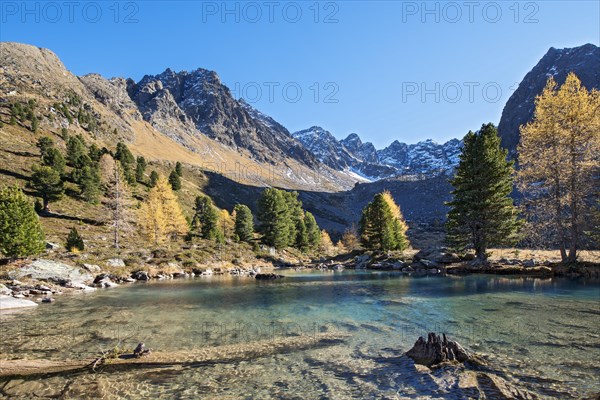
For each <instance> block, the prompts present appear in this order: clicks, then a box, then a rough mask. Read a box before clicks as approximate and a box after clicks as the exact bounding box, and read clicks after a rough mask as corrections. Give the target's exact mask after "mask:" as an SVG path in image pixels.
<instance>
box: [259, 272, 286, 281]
mask: <svg viewBox="0 0 600 400" xmlns="http://www.w3.org/2000/svg"><path fill="white" fill-rule="evenodd" d="M254 278H255V279H257V280H259V281H269V280H274V279H281V278H284V276H283V275H277V274H256V276H255V277H254Z"/></svg>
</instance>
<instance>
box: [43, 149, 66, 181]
mask: <svg viewBox="0 0 600 400" xmlns="http://www.w3.org/2000/svg"><path fill="white" fill-rule="evenodd" d="M42 164H43V165H45V166H47V167H50V168H52V169H54V170H55V171H56V172H58V174H59V175H61V176H62V175H63V174H64V173H65V166H66V162H65V159H64V158H63V155H62V153H61V152H60V150H58V149H56V148H54V147H52V148H50V149H48V151H47V152H45V154H44V155H43V156H42Z"/></svg>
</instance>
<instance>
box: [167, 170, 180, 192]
mask: <svg viewBox="0 0 600 400" xmlns="http://www.w3.org/2000/svg"><path fill="white" fill-rule="evenodd" d="M169 183H170V184H171V189H173V190H174V191H178V190H179V189H181V177H180V176H179V174H178V173H177V171H175V170H173V171H171V174H170V175H169Z"/></svg>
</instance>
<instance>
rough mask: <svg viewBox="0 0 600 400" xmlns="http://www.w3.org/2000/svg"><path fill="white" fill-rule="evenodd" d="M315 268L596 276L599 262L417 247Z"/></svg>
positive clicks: (324, 263)
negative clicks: (480, 255) (408, 252)
mask: <svg viewBox="0 0 600 400" xmlns="http://www.w3.org/2000/svg"><path fill="white" fill-rule="evenodd" d="M309 267H311V268H316V269H319V270H323V271H325V270H330V271H342V270H344V269H364V270H376V271H393V272H398V273H402V274H405V275H414V276H421V275H464V274H493V275H523V276H533V277H553V276H565V277H571V278H578V277H583V278H592V279H598V278H600V265H598V264H592V263H580V264H578V265H563V264H560V263H553V262H550V261H548V260H543V261H542V260H538V259H535V258H528V259H525V260H521V259H516V258H512V259H511V258H500V259H499V260H491V261H488V262H485V263H481V262H480V261H478V260H476V259H474V257H472V256H471V255H467V256H463V257H460V256H459V255H457V254H455V253H452V252H450V251H447V250H446V249H443V248H442V249H435V250H421V251H419V252H417V253H415V254H414V255H413V256H412V257H410V256H401V257H394V256H388V255H385V254H366V253H365V254H357V255H354V256H353V257H345V258H339V259H332V260H329V261H326V262H318V263H315V264H314V265H311V266H309Z"/></svg>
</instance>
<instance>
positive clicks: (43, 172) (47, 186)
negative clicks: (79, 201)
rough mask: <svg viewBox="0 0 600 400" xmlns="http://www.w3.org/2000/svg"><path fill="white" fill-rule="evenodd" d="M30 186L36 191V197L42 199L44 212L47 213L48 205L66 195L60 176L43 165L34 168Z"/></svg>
mask: <svg viewBox="0 0 600 400" xmlns="http://www.w3.org/2000/svg"><path fill="white" fill-rule="evenodd" d="M30 185H31V187H32V188H33V189H34V190H35V191H36V195H37V196H38V197H41V198H42V201H43V212H45V213H47V212H48V211H49V209H48V204H49V203H50V202H53V201H57V200H60V199H61V198H62V196H63V193H64V187H63V182H62V180H61V179H60V174H59V173H58V172H56V171H55V170H54V169H52V168H50V167H47V166H43V165H42V166H34V167H33V175H32V176H31V182H30Z"/></svg>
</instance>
